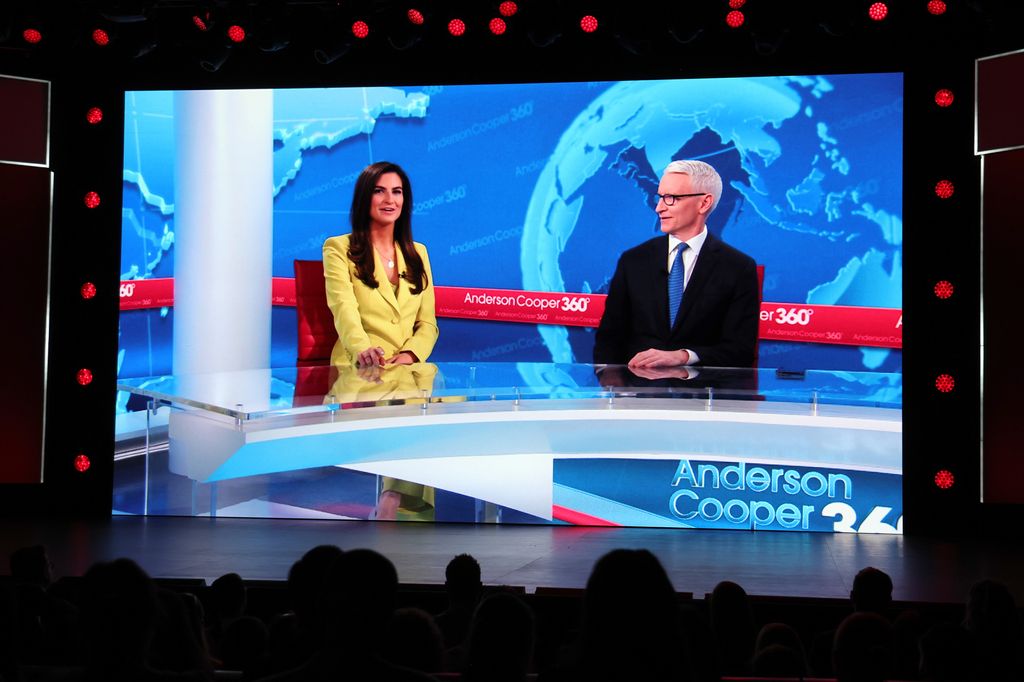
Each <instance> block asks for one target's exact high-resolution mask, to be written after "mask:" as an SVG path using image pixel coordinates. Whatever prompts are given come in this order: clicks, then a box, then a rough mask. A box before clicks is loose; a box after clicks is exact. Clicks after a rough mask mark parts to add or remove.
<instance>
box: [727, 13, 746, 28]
mask: <svg viewBox="0 0 1024 682" xmlns="http://www.w3.org/2000/svg"><path fill="white" fill-rule="evenodd" d="M744 19H745V17H744V16H743V12H741V11H739V10H738V9H734V10H733V11H731V12H729V13H728V14H726V15H725V23H726V24H728V25H729V28H739V27H740V26H742V25H743V21H744Z"/></svg>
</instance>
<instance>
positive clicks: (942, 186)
mask: <svg viewBox="0 0 1024 682" xmlns="http://www.w3.org/2000/svg"><path fill="white" fill-rule="evenodd" d="M953 191H954V188H953V183H952V182H951V181H949V180H939V181H938V182H937V183H935V196H937V197H938V198H940V199H948V198H950V197H951V196H953Z"/></svg>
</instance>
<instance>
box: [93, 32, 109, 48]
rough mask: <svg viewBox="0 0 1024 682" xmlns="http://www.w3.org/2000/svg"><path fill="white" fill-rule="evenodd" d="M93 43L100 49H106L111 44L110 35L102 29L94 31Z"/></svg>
mask: <svg viewBox="0 0 1024 682" xmlns="http://www.w3.org/2000/svg"><path fill="white" fill-rule="evenodd" d="M91 37H92V42H93V43H94V44H95V45H99V46H100V47H106V46H107V45H109V44H110V34H109V33H107V31H105V30H104V29H102V28H97V29H93V32H92V35H91Z"/></svg>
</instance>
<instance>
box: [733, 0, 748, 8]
mask: <svg viewBox="0 0 1024 682" xmlns="http://www.w3.org/2000/svg"><path fill="white" fill-rule="evenodd" d="M745 4H747V0H729V7H731V8H732V9H739V8H740V7H743V5H745Z"/></svg>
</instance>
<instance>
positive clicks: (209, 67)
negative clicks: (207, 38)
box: [199, 45, 231, 73]
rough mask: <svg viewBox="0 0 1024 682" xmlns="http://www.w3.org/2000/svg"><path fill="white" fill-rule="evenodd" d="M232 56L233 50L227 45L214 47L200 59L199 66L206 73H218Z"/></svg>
mask: <svg viewBox="0 0 1024 682" xmlns="http://www.w3.org/2000/svg"><path fill="white" fill-rule="evenodd" d="M230 56H231V48H230V47H229V46H227V45H213V46H211V47H210V48H208V49H207V51H206V52H205V53H204V54H202V55H201V56H200V57H199V66H201V67H202V68H203V70H204V71H209V72H210V73H214V72H216V71H217V70H218V69H220V67H222V66H224V62H226V61H227V60H228V57H230Z"/></svg>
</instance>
